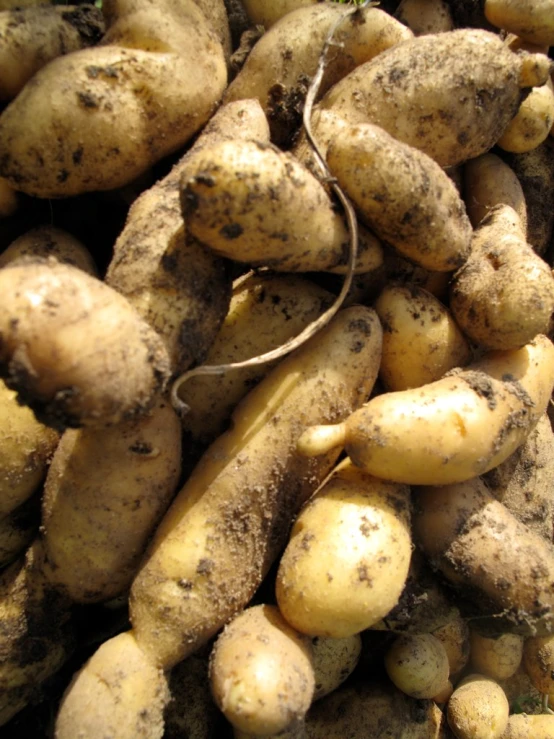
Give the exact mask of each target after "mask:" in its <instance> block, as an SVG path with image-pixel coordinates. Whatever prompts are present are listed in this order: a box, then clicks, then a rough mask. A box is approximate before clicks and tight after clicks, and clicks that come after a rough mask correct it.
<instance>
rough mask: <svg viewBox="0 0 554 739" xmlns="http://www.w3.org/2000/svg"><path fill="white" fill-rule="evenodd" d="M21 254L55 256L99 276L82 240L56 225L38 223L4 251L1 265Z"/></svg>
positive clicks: (25, 255)
mask: <svg viewBox="0 0 554 739" xmlns="http://www.w3.org/2000/svg"><path fill="white" fill-rule="evenodd" d="M21 257H43V258H47V257H54V258H55V259H57V260H58V261H59V262H63V263H64V264H71V265H73V266H74V267H78V268H79V269H82V270H83V272H88V274H89V275H93V276H94V277H98V269H97V267H96V264H95V262H94V259H93V258H92V255H91V253H90V252H89V250H88V249H87V248H86V246H85V245H84V244H82V243H81V242H80V241H79V240H78V239H76V238H75V237H74V236H72V235H71V234H70V233H68V232H67V231H64V230H63V229H61V228H56V227H55V226H38V227H37V228H32V229H31V230H30V231H27V232H26V233H24V234H23V235H22V236H19V238H17V239H16V240H15V241H12V243H11V244H10V245H9V246H8V248H7V249H6V250H5V251H3V252H2V254H0V268H1V267H5V266H6V264H9V263H10V262H14V261H15V260H16V259H19V258H21Z"/></svg>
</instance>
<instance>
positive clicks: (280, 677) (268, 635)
mask: <svg viewBox="0 0 554 739" xmlns="http://www.w3.org/2000/svg"><path fill="white" fill-rule="evenodd" d="M210 682H211V686H212V692H213V695H214V698H215V701H216V703H217V705H218V706H219V708H220V709H221V711H222V712H223V713H224V715H225V716H226V717H227V719H228V720H229V721H230V722H231V723H232V724H233V726H236V727H237V728H238V729H240V730H241V731H247V732H250V733H253V734H276V733H278V732H280V731H284V730H287V729H288V728H289V727H290V726H291V725H293V724H295V723H298V722H299V721H301V720H302V719H303V718H304V716H305V714H306V712H307V710H308V708H309V707H310V704H311V702H312V697H313V693H314V688H315V678H314V667H313V663H312V648H311V642H310V639H308V638H307V637H306V636H304V635H302V634H300V633H298V632H297V631H295V630H294V629H293V628H292V627H291V626H290V625H289V624H288V623H287V622H286V621H285V619H284V618H283V616H282V615H281V613H280V612H279V609H278V608H276V607H275V606H268V605H260V606H253V607H251V608H247V609H246V610H245V611H243V612H242V613H240V614H239V615H238V616H236V617H235V618H234V619H233V620H232V621H231V622H230V623H229V624H228V625H227V626H226V627H225V629H224V631H223V632H222V633H221V634H220V636H219V637H218V639H217V641H216V643H215V645H214V648H213V650H212V654H211V657H210Z"/></svg>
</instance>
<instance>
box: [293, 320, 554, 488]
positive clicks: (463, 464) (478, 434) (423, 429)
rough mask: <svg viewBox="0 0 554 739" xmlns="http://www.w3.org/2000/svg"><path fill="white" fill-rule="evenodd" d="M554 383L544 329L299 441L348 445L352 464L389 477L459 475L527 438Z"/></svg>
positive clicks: (492, 462)
mask: <svg viewBox="0 0 554 739" xmlns="http://www.w3.org/2000/svg"><path fill="white" fill-rule="evenodd" d="M553 387H554V346H553V344H552V342H551V341H550V340H549V339H547V338H546V336H542V335H540V336H538V337H537V338H536V339H535V340H534V341H532V342H531V343H530V344H527V345H526V346H524V347H522V348H521V349H517V350H512V351H503V352H501V351H498V352H489V353H488V354H485V355H484V356H483V357H482V358H481V359H480V360H478V361H476V362H474V363H472V364H470V365H468V367H466V368H465V369H462V370H459V371H455V372H452V373H449V374H447V375H446V376H445V377H443V378H442V379H440V380H437V381H435V382H432V383H429V384H428V385H424V386H423V387H422V388H416V389H412V390H402V391H397V392H391V393H384V394H383V395H378V396H376V397H375V398H373V399H372V400H370V401H369V402H368V403H366V405H365V406H364V407H363V408H361V409H359V410H358V411H355V412H354V413H353V414H352V415H351V416H350V417H349V418H348V419H347V420H346V421H345V422H343V423H341V424H337V425H334V426H332V425H330V426H313V427H312V428H309V429H307V431H305V432H304V433H303V434H302V436H301V437H300V439H299V442H298V448H299V451H300V452H301V453H302V454H304V455H306V456H312V455H318V454H322V453H326V452H328V451H329V449H332V448H335V447H337V446H343V447H344V448H345V451H346V453H347V454H348V455H349V456H350V458H351V459H352V461H353V462H354V464H355V465H357V466H359V467H361V468H362V469H363V470H364V471H365V472H368V473H369V474H371V475H375V476H376V477H381V478H382V479H384V480H391V481H394V482H405V483H407V484H409V485H444V484H449V483H454V482H461V481H463V480H469V479H470V478H473V477H475V476H476V475H479V474H482V473H483V472H487V471H488V470H490V469H493V467H496V466H497V465H499V464H500V463H501V462H503V461H504V460H505V459H507V458H508V457H509V456H510V454H512V452H514V451H515V449H517V447H518V446H520V444H523V443H524V441H525V440H526V438H527V436H528V435H529V434H530V433H531V431H532V430H533V429H534V428H535V426H536V424H537V423H538V422H539V420H540V418H541V416H542V414H543V413H544V411H545V410H546V407H547V405H548V403H549V402H550V397H551V394H552V388H553Z"/></svg>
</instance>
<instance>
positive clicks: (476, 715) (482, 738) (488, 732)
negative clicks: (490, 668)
mask: <svg viewBox="0 0 554 739" xmlns="http://www.w3.org/2000/svg"><path fill="white" fill-rule="evenodd" d="M509 709H510V707H509V705H508V699H507V698H506V694H505V693H504V691H503V690H502V688H501V687H500V685H498V683H496V682H495V681H494V680H491V679H490V678H487V677H485V676H483V675H479V674H472V675H468V676H467V677H465V678H464V679H463V680H462V682H461V683H459V684H458V685H457V686H456V689H455V690H454V692H453V693H452V695H451V696H450V699H449V701H448V706H447V709H446V711H447V717H448V724H449V726H450V728H451V729H452V731H453V732H454V735H455V736H456V737H457V739H499V737H501V736H503V733H504V731H505V729H506V726H507V725H508V715H509Z"/></svg>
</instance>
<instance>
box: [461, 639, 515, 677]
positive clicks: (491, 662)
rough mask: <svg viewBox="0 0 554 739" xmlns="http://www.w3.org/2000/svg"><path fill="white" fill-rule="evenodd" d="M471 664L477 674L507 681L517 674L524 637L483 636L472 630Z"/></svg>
mask: <svg viewBox="0 0 554 739" xmlns="http://www.w3.org/2000/svg"><path fill="white" fill-rule="evenodd" d="M470 645H471V664H472V667H473V668H474V669H475V672H479V673H480V674H481V675H486V676H487V677H492V679H493V680H497V681H501V680H507V679H508V678H509V677H511V676H512V675H514V674H515V673H516V672H517V669H518V667H519V666H520V664H521V659H522V657H523V637H522V636H521V635H520V634H510V633H505V634H499V635H498V636H495V637H488V636H483V635H482V634H480V633H479V632H478V631H476V630H475V629H471V630H470Z"/></svg>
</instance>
